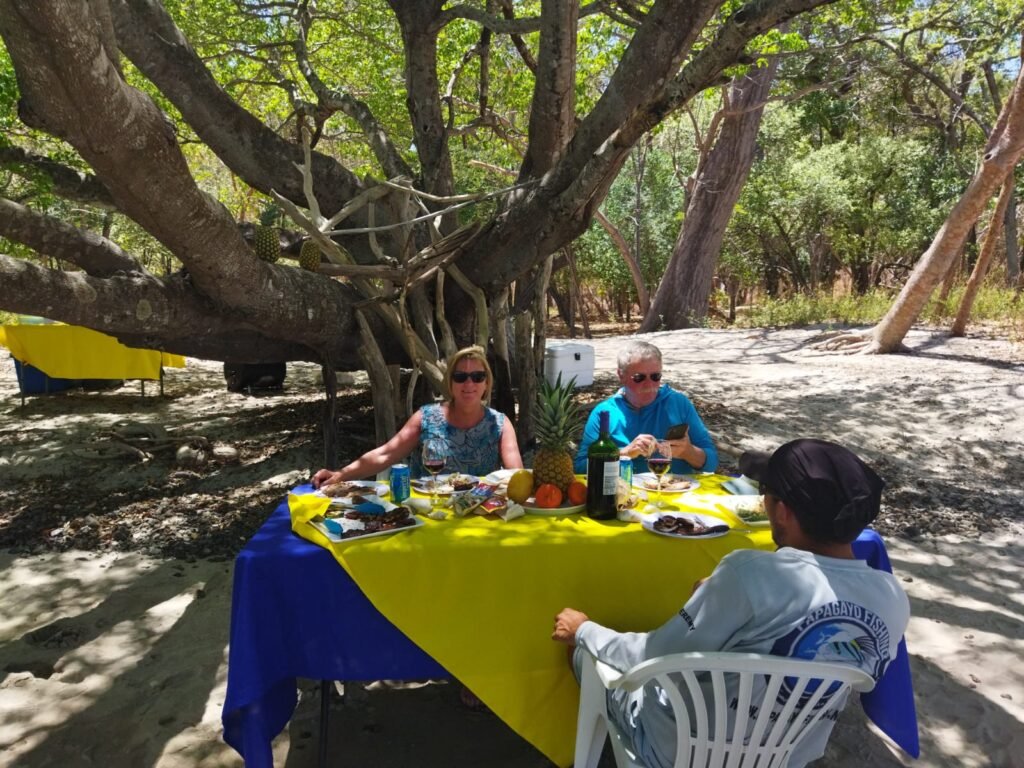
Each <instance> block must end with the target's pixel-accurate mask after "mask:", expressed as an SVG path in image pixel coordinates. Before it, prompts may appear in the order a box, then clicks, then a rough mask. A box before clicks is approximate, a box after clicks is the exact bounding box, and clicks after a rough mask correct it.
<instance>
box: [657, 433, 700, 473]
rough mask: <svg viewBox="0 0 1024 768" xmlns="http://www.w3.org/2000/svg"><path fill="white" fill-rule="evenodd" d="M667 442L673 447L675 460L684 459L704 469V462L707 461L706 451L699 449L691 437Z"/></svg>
mask: <svg viewBox="0 0 1024 768" xmlns="http://www.w3.org/2000/svg"><path fill="white" fill-rule="evenodd" d="M666 442H667V443H668V444H669V445H671V446H672V458H673V459H682V460H683V461H685V462H686V463H688V464H690V465H691V466H694V467H703V466H704V462H705V461H707V455H706V454H705V453H704V449H703V448H698V447H697V446H695V445H694V444H693V443H691V442H690V436H689V435H687V436H686V437H681V438H679V439H678V440H667V441H666Z"/></svg>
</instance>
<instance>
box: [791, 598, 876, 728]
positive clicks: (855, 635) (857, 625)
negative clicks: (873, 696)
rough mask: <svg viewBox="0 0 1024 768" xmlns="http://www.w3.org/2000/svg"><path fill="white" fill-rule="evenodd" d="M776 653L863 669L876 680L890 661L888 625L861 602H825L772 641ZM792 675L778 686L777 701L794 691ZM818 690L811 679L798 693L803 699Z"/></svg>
mask: <svg viewBox="0 0 1024 768" xmlns="http://www.w3.org/2000/svg"><path fill="white" fill-rule="evenodd" d="M771 653H772V655H775V656H789V657H790V658H795V659H807V660H808V661H827V662H833V663H840V664H849V665H850V666H853V667H857V668H858V669H862V670H864V671H865V672H867V673H868V674H869V675H871V677H872V678H874V679H875V680H878V679H879V678H880V677H881V676H882V673H883V672H884V671H885V668H886V666H888V664H889V628H888V627H887V626H886V625H885V622H884V621H882V620H881V619H880V618H879V617H878V616H876V615H875V614H874V613H872V612H871V611H869V610H868V609H866V608H865V607H864V606H862V605H858V604H856V603H851V602H848V601H837V602H834V603H828V604H827V605H824V606H822V607H820V608H818V609H817V610H815V611H813V612H812V613H811V614H810V615H809V616H807V618H805V619H804V620H803V622H801V623H800V625H799V626H798V627H797V628H796V629H794V630H792V631H791V632H789V633H788V634H786V635H785V636H784V637H781V638H779V639H778V640H776V641H775V643H774V645H773V646H772V650H771ZM794 684H795V679H792V678H787V679H786V681H785V683H783V686H782V688H781V689H780V690H779V701H780V702H782V701H785V700H786V699H788V698H789V696H790V695H791V694H792V693H793V686H794ZM839 687H840V684H839V683H834V684H833V685H832V686H830V689H829V690H828V691H826V693H825V695H824V696H822V698H821V701H820V702H818V704H817V707H816V708H820V707H822V706H825V705H826V704H827V703H828V701H829V699H831V697H832V695H833V694H834V693H835V691H836V690H838V689H839ZM816 691H817V684H816V682H815V681H812V682H811V683H810V684H809V685H808V686H807V688H806V689H804V691H803V693H802V694H801V699H802V700H806V699H808V698H810V697H811V696H813V695H814V693H815V692H816Z"/></svg>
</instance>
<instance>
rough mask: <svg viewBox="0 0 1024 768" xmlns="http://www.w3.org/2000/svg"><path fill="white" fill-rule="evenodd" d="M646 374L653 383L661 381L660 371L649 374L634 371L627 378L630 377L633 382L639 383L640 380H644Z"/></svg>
mask: <svg viewBox="0 0 1024 768" xmlns="http://www.w3.org/2000/svg"><path fill="white" fill-rule="evenodd" d="M648 376H650V377H651V381H653V382H654V383H658V382H659V381H661V372H660V371H659V372H658V373H651V374H647V373H634V374H633V375H632V376H630V377H629V378H631V379H632V380H633V383H634V384H639V383H640V382H641V381H646V380H647V377H648Z"/></svg>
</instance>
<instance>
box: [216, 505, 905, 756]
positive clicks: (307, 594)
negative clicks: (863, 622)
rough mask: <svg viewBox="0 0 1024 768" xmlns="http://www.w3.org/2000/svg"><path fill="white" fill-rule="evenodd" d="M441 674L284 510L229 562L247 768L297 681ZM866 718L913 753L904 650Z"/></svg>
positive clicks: (872, 557)
mask: <svg viewBox="0 0 1024 768" xmlns="http://www.w3.org/2000/svg"><path fill="white" fill-rule="evenodd" d="M854 553H855V554H856V555H857V557H859V558H861V559H865V560H867V561H868V563H869V564H870V565H871V566H872V567H874V568H882V569H885V570H891V566H890V563H889V557H888V554H887V553H886V551H885V545H884V543H883V542H882V539H881V537H880V536H879V535H878V534H877V533H875V532H874V531H865V532H864V533H863V534H862V535H861V537H860V538H859V539H858V540H857V541H856V542H855V544H854ZM447 676H448V673H447V672H446V671H445V670H444V669H443V668H442V667H441V666H440V665H439V664H438V663H437V662H436V661H434V660H433V659H432V658H430V657H429V656H427V655H426V654H425V653H424V652H423V651H422V650H421V649H420V648H419V647H418V646H416V644H415V643H413V642H412V641H411V640H409V638H407V637H406V636H405V635H403V634H402V633H401V632H400V631H398V629H396V628H395V626H394V625H393V624H392V623H391V622H389V621H388V620H387V619H385V618H384V617H383V616H382V615H381V614H380V613H379V612H378V611H377V610H376V609H375V608H374V607H373V606H372V605H371V604H370V602H369V601H368V600H367V599H366V597H365V596H364V595H363V593H362V592H361V591H360V590H359V588H358V587H357V586H356V585H355V583H354V582H353V581H352V579H351V578H350V577H349V575H348V574H347V573H346V572H345V570H344V569H342V568H341V566H340V565H338V563H337V561H335V559H334V558H333V557H332V555H331V553H330V552H328V551H327V550H326V549H323V548H321V547H319V546H317V545H315V544H312V543H310V542H308V541H306V540H305V539H302V538H300V537H299V536H296V535H295V534H293V533H292V531H291V521H290V517H289V513H288V505H287V503H286V502H285V503H282V504H281V505H280V506H279V507H278V508H277V509H276V510H275V511H274V513H273V514H272V515H271V517H270V518H269V519H268V520H267V522H266V523H265V524H264V525H263V527H262V528H260V530H259V531H258V532H257V533H256V535H255V536H254V537H253V538H252V540H251V541H250V542H249V543H248V544H247V545H246V547H245V549H244V550H243V551H242V552H241V554H239V556H238V558H237V560H236V562H235V575H234V591H233V594H232V604H231V639H230V649H229V655H228V685H227V696H226V698H225V701H224V708H223V714H222V721H223V725H224V740H225V741H226V742H227V743H228V744H229V745H231V746H232V747H233V748H234V749H236V750H237V751H238V752H239V754H241V755H242V756H243V757H244V758H245V764H246V766H247V768H272V766H273V759H272V753H271V741H272V740H273V739H274V737H276V736H277V734H279V733H280V732H281V731H282V730H283V729H284V727H285V725H286V724H287V723H288V720H289V719H290V718H291V715H292V712H293V711H294V709H295V705H296V702H297V696H296V685H295V680H296V678H299V677H302V678H310V679H314V680H379V679H404V680H416V679H424V678H438V677H447ZM861 702H862V705H863V707H864V710H865V712H866V713H867V714H868V716H869V717H870V718H871V719H872V720H873V721H874V722H875V723H876V724H877V725H878V726H879V727H880V728H881V729H882V730H883V731H884V732H885V733H887V734H888V735H889V736H890V737H891V738H892V739H893V740H894V741H895V742H896V743H897V744H899V745H900V746H901V747H902V748H903V749H904V750H906V751H907V752H908V753H909V754H911V755H913V756H915V757H917V755H918V754H919V752H920V748H919V745H918V735H917V718H916V713H915V709H914V693H913V687H912V684H911V679H910V665H909V661H908V658H907V651H906V645H905V643H904V642H903V641H901V642H900V646H899V651H898V654H897V656H896V659H895V660H894V661H893V662H892V664H890V666H889V670H888V671H887V672H886V674H885V676H884V677H883V678H882V679H881V681H879V683H878V685H877V686H876V687H875V689H874V691H872V692H871V693H870V694H866V695H864V696H862V697H861Z"/></svg>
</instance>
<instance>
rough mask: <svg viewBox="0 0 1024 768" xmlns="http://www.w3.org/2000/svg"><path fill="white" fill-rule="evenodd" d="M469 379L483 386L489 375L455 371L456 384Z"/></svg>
mask: <svg viewBox="0 0 1024 768" xmlns="http://www.w3.org/2000/svg"><path fill="white" fill-rule="evenodd" d="M659 378H660V376H659ZM468 379H472V380H473V383H474V384H483V383H484V382H485V381H487V373H486V372H484V371H471V372H468V371H455V373H453V374H452V381H454V382H455V383H456V384H465V383H466V381H467V380H468Z"/></svg>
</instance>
